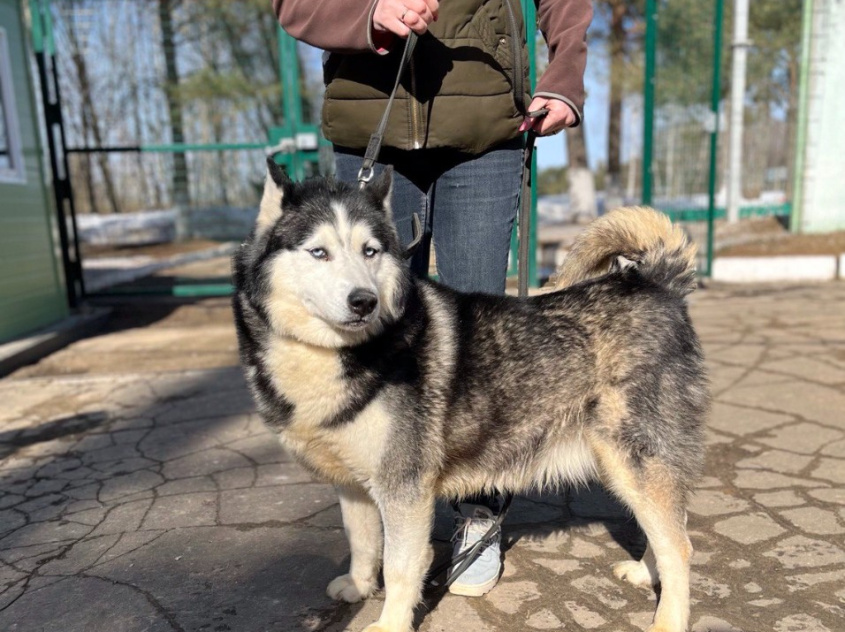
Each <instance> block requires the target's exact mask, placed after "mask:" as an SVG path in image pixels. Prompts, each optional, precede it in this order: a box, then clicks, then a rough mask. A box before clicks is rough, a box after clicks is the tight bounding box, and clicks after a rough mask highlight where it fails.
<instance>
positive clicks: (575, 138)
mask: <svg viewBox="0 0 845 632" xmlns="http://www.w3.org/2000/svg"><path fill="white" fill-rule="evenodd" d="M566 152H567V155H568V156H569V166H568V167H567V169H566V181H567V184H568V185H569V205H570V207H571V210H572V215H573V217H574V219H575V220H576V221H579V222H580V221H586V220H590V219H592V218H594V217H595V216H596V215H597V214H598V213H597V206H596V182H595V178H594V177H593V172H592V171H590V167H589V165H588V164H587V142H586V139H585V137H584V126H583V125H579V126H578V127H570V128H569V129H567V130H566Z"/></svg>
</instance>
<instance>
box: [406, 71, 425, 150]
mask: <svg viewBox="0 0 845 632" xmlns="http://www.w3.org/2000/svg"><path fill="white" fill-rule="evenodd" d="M409 66H410V71H411V94H409V95H408V102H409V104H410V108H411V143H412V146H413V148H414V149H420V148H422V134H421V133H420V119H421V118H422V113H421V112H420V102H419V101H417V98H416V96H414V95H415V94H416V93H417V75H416V72H415V71H414V57H413V55H412V56H411V61H410V64H409Z"/></svg>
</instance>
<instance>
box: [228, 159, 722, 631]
mask: <svg viewBox="0 0 845 632" xmlns="http://www.w3.org/2000/svg"><path fill="white" fill-rule="evenodd" d="M390 197H391V173H390V171H389V170H388V171H385V172H384V174H383V175H382V176H380V177H379V178H378V179H376V180H375V181H374V182H372V183H371V184H370V185H369V186H367V187H366V188H365V189H363V190H360V189H358V188H357V187H354V186H352V185H348V184H344V183H341V182H336V181H333V180H322V179H321V180H312V181H308V182H305V183H302V184H295V183H292V182H291V181H289V180H288V179H287V178H286V177H285V175H284V173H283V172H282V171H281V170H280V169H279V168H278V167H277V166H276V165H275V164H274V163H272V162H270V164H269V175H268V178H267V183H266V187H265V192H264V198H263V200H262V202H261V209H260V213H259V217H258V220H257V222H256V227H255V230H254V231H253V233H252V235H251V236H250V237H249V238H248V239H247V241H246V242H245V243H244V244H243V245H242V246H241V248H240V250H239V252H238V253H237V255H236V256H235V261H234V268H235V286H236V294H235V297H234V311H235V319H236V324H237V330H238V339H239V343H240V350H241V358H242V362H243V365H244V367H245V371H246V375H247V379H248V382H249V385H250V388H251V390H252V392H253V395H254V397H255V400H256V402H257V405H258V408H259V411H260V412H261V414H262V415H263V417H264V419H265V420H266V422H267V424H268V425H269V426H270V428H272V429H273V430H274V431H276V432H277V433H278V434H279V437H280V439H281V441H282V443H283V444H284V445H285V446H286V447H287V448H288V449H289V450H290V451H291V452H292V453H293V454H294V455H295V456H296V457H297V458H298V460H299V461H300V462H301V463H302V464H303V465H304V466H305V467H307V468H308V469H309V470H310V471H312V472H313V473H314V474H315V475H317V476H318V477H320V478H322V479H325V480H328V481H331V482H332V483H334V484H335V485H336V486H337V490H338V493H339V496H340V504H341V510H342V513H343V519H344V526H345V529H346V532H347V535H348V537H349V542H350V548H351V551H352V562H351V568H350V571H349V573H348V574H346V575H342V576H340V577H338V578H336V579H335V580H334V581H332V582H331V583H330V584H329V586H328V594H329V595H330V596H331V597H332V598H335V599H342V600H345V601H350V602H354V601H358V600H360V599H363V598H366V597H368V596H369V595H371V594H372V592H373V591H374V590H375V589H376V587H377V578H378V573H379V570H380V569H381V568H382V567H383V571H384V580H385V586H386V600H385V604H384V609H383V611H382V614H381V617H380V618H379V620H378V622H376V623H375V624H373V625H371V626H369V627H368V628H367V629H366V632H408V630H410V629H411V625H412V619H413V610H414V607H415V606H416V604H417V603H418V601H419V599H420V596H421V589H422V584H423V577H424V575H425V573H426V571H427V570H428V567H429V564H430V562H431V557H432V553H431V547H430V544H429V537H430V530H431V525H432V519H433V511H434V501H435V498H437V497H446V498H458V497H461V496H466V495H469V494H473V493H477V492H480V491H491V490H493V489H497V490H501V491H513V492H520V491H524V490H528V489H532V488H554V487H556V486H559V485H562V484H566V483H572V482H581V481H586V480H589V479H593V478H598V479H599V480H601V481H602V482H603V483H604V484H605V485H606V486H607V487H608V489H610V490H611V491H613V492H614V493H615V494H616V495H617V496H618V497H619V498H620V500H621V501H622V502H623V503H625V504H626V505H627V506H628V507H630V509H631V510H632V511H633V513H634V515H635V517H636V518H637V520H638V521H639V524H640V525H641V526H642V528H643V530H644V531H645V533H646V535H647V537H648V542H649V547H648V550H647V551H646V555H645V556H644V558H643V560H641V561H639V562H636V561H632V562H623V563H621V564H619V565H617V567H616V568H615V573H616V574H617V576H618V577H620V578H622V577H624V578H625V579H627V580H628V581H631V582H632V583H635V584H648V585H652V584H655V583H657V581H658V579H659V580H660V582H661V583H662V594H661V599H660V603H659V606H658V608H657V612H656V615H655V620H654V624H653V625H652V626H651V627H650V628H649V630H650V631H651V632H682V631H683V630H685V629H686V627H687V622H688V617H689V564H690V557H691V554H692V548H691V546H690V543H689V539H688V538H687V535H686V529H685V526H686V512H685V507H686V501H687V496H688V494H689V492H690V491H691V489H692V488H693V486H694V482H695V480H696V478H697V476H698V472H699V469H700V466H701V461H702V455H703V449H702V426H703V423H704V417H705V414H706V410H707V407H708V394H707V385H706V377H705V373H704V367H703V359H702V353H701V349H700V347H699V344H698V340H697V337H696V335H695V332H694V331H693V328H692V325H691V324H690V320H689V317H688V314H687V308H686V303H685V299H684V296H685V294H687V293H688V292H689V291H691V290H692V287H693V284H694V271H693V268H692V260H693V257H692V254H693V251H692V248H691V247H690V246H689V245H688V244H687V243H686V240H685V239H684V238H683V236H682V235H681V234H680V233H679V232H678V231H677V229H674V228H673V227H672V226H671V224H669V223H668V221H667V220H665V218H663V216H660V215H659V214H657V213H656V212H654V211H651V210H650V209H622V210H620V211H616V212H614V213H611V214H609V215H607V216H605V217H603V218H602V219H600V220H598V221H597V222H596V223H595V224H594V225H593V226H592V227H591V228H590V229H588V230H587V232H586V234H585V236H584V237H583V238H582V239H581V240H580V241H579V244H578V245H577V246H576V247H575V249H574V250H573V255H572V257H571V259H570V261H569V262H568V264H567V265H566V266H565V267H564V269H563V271H562V274H561V279H562V280H561V281H560V282H559V286H564V285H566V286H568V287H565V288H564V289H561V290H560V291H557V292H553V293H547V294H543V295H540V296H537V297H533V298H529V299H517V298H510V297H496V296H487V295H482V294H461V293H457V292H454V291H452V290H450V289H448V288H446V287H444V286H441V285H438V284H436V283H432V282H429V281H425V280H419V279H416V278H412V276H411V275H410V273H409V272H408V269H407V267H406V266H405V265H404V264H403V262H402V257H401V252H402V250H401V244H400V243H399V240H398V237H397V234H396V230H395V228H394V227H393V224H392V220H391V213H390V204H389V200H390ZM616 255H624V256H625V257H626V258H628V259H630V260H632V261H634V262H636V264H635V265H633V266H631V267H629V268H626V269H624V270H615V269H611V271H610V272H605V271H606V270H607V269H609V268H612V266H609V264H610V263H611V262H612V261H613V260H614V259H615V257H616ZM567 270H570V273H569V274H568V275H567ZM602 272H605V273H603V274H602ZM596 275H598V276H596ZM590 277H595V278H590ZM361 296H364V297H365V298H366V300H365V301H363V303H362V300H361Z"/></svg>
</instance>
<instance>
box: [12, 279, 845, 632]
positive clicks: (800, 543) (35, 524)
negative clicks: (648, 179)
mask: <svg viewBox="0 0 845 632" xmlns="http://www.w3.org/2000/svg"><path fill="white" fill-rule="evenodd" d="M150 309H151V308H149V306H147V307H143V308H142V307H141V306H139V305H138V304H128V305H127V306H124V307H123V308H122V309H120V310H118V313H117V315H116V318H115V322H116V323H117V325H116V326H115V327H114V329H115V330H114V331H111V332H110V333H104V334H103V335H100V336H97V337H94V338H90V339H87V340H83V341H81V342H78V343H76V344H75V345H73V346H71V347H70V348H68V349H65V350H63V351H61V352H59V353H56V354H54V355H52V356H50V357H48V358H45V359H44V360H43V361H42V362H41V363H39V364H38V365H36V366H34V367H29V368H26V369H23V370H21V371H19V372H18V373H16V374H14V375H12V376H10V377H8V378H6V379H4V380H0V401H1V402H2V403H3V407H2V410H0V458H2V461H0V591H2V592H0V630H8V631H36V630H38V631H62V632H83V631H84V632H98V631H103V632H115V631H119V632H123V631H126V632H134V631H139V632H140V631H159V630H161V631H171V630H185V631H188V630H191V631H193V630H208V631H223V630H232V631H248V632H253V631H264V630H266V631H273V632H277V631H279V632H288V631H291V632H299V631H303V632H308V631H311V632H314V631H317V630H324V631H327V632H338V631H340V630H344V629H348V630H351V631H358V630H360V629H361V628H362V627H363V626H364V625H366V624H367V623H370V622H372V621H373V620H374V619H375V618H376V617H377V614H378V611H379V609H380V606H381V597H380V596H376V597H375V598H374V599H372V600H371V601H369V602H367V603H365V604H363V605H361V604H358V605H338V604H333V603H331V602H330V601H329V600H328V598H327V597H325V595H324V588H325V585H326V584H327V583H328V581H329V580H330V579H332V578H333V577H334V576H335V575H337V574H338V573H340V572H345V568H346V564H347V563H348V550H347V545H346V542H345V539H344V535H343V531H342V528H341V520H340V514H339V510H338V506H337V502H336V498H335V496H334V493H333V491H332V489H331V488H330V487H329V486H327V485H323V484H321V483H318V482H315V481H312V480H311V479H310V477H309V476H308V475H307V474H306V473H305V472H304V471H303V470H302V469H300V468H299V467H298V466H297V465H296V464H294V463H292V462H291V460H290V459H289V458H288V456H287V455H286V454H285V453H284V452H283V451H282V449H281V448H280V447H279V446H278V445H277V444H276V443H275V442H274V440H273V439H272V437H271V436H270V435H269V433H268V432H267V431H266V430H265V429H264V428H263V426H262V424H261V422H260V420H259V419H258V418H257V416H256V415H255V413H254V410H253V406H252V402H251V401H250V398H249V396H248V394H247V391H246V389H245V386H244V382H243V379H242V377H241V374H240V370H239V368H238V367H237V356H236V348H235V340H234V332H233V329H232V326H231V324H230V317H229V313H228V307H227V304H226V302H225V301H206V302H203V303H199V304H196V305H192V306H187V307H179V308H178V309H177V308H157V309H158V310H159V311H157V312H156V311H155V310H152V312H151V311H150ZM142 312H143V313H142ZM150 313H153V316H152V317H150ZM692 313H693V318H694V320H695V323H696V325H697V327H698V331H699V332H700V334H701V337H702V339H703V341H704V345H705V349H706V353H707V357H708V363H709V366H710V369H711V378H712V389H713V394H714V398H715V404H714V408H713V412H712V415H711V419H710V424H709V431H708V457H707V468H706V473H705V477H704V478H703V480H702V481H701V485H700V488H699V490H698V492H697V493H696V495H695V497H694V499H693V501H692V505H691V508H690V517H689V528H690V531H691V534H692V536H691V537H692V540H693V544H694V546H695V549H696V553H695V558H694V566H693V571H694V572H693V579H692V596H693V607H692V624H693V628H692V629H693V630H694V631H695V632H707V631H709V632H733V631H736V630H741V631H744V632H768V631H774V632H835V631H838V630H845V284H842V283H839V284H825V285H816V286H805V287H789V288H767V287H744V288H734V289H710V290H706V291H702V292H698V293H696V294H695V295H694V296H693V298H692ZM139 322H140V323H143V325H144V326H140V327H132V325H134V324H137V323H139ZM450 525H451V523H450V517H449V513H448V511H446V510H445V509H443V508H441V510H440V511H439V512H438V521H437V526H436V529H435V536H434V537H435V541H436V543H437V549H438V553H439V557H441V558H442V557H443V555H445V554H446V552H447V551H448V549H449V545H448V539H449V535H450ZM643 546H644V542H643V539H642V536H641V534H640V532H639V530H638V529H637V527H636V525H635V524H634V523H633V522H632V520H631V519H630V518H629V517H628V516H627V515H626V514H625V512H624V511H622V510H621V508H620V507H619V506H618V505H617V504H616V503H615V502H613V500H612V499H611V498H609V497H608V496H607V495H606V494H604V493H603V492H602V490H601V489H599V488H597V487H593V488H590V489H587V490H563V491H561V493H559V494H556V495H551V494H547V495H542V496H539V495H538V496H531V497H527V498H520V499H518V500H517V501H516V502H515V504H514V507H513V510H512V512H511V514H510V516H509V517H508V521H507V526H506V529H505V548H506V562H505V564H506V567H505V568H506V570H505V573H504V576H503V578H502V581H501V582H500V584H499V585H498V587H496V588H495V589H494V590H493V591H492V592H491V593H489V594H488V595H487V596H486V597H484V598H481V599H469V598H457V597H453V596H451V595H446V596H444V595H443V594H442V593H441V592H438V591H437V590H436V589H432V590H429V591H428V592H427V600H426V608H425V609H424V610H423V611H421V615H420V617H419V618H420V621H421V627H420V630H422V632H449V631H460V632H475V631H477V632H500V631H502V632H503V631H516V630H520V631H524V630H569V631H575V630H598V631H608V632H617V631H620V632H622V631H629V630H643V629H644V628H645V627H646V626H647V625H648V623H649V621H650V619H651V616H652V612H653V610H654V607H655V603H656V596H655V594H654V593H653V592H652V591H647V590H644V589H637V588H634V587H631V586H629V585H627V584H622V583H620V582H618V581H616V580H615V579H614V578H613V576H612V575H611V572H610V566H611V564H612V563H613V562H615V561H618V560H624V559H627V558H628V557H630V556H637V555H639V554H640V553H641V552H642V550H643Z"/></svg>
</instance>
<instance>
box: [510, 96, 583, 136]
mask: <svg viewBox="0 0 845 632" xmlns="http://www.w3.org/2000/svg"><path fill="white" fill-rule="evenodd" d="M543 108H548V110H549V113H548V114H546V115H545V116H538V117H536V118H531V117H528V116H526V117H525V120H524V121H522V125H520V126H519V131H520V132H525V131H528V130H529V129H533V130H534V132H535V133H536V134H537V135H538V136H550V135H551V134H557V133H558V132H559V131H560V130H562V129H564V128H567V127H571V126H572V125H573V124H574V123H575V121H577V120H578V116H577V115H576V114H575V111H574V110H573V109H572V108H571V107H570V106H569V104H568V103H566V102H565V101H561V100H560V99H552V98H549V97H534V98H533V99H532V100H531V105H529V106H528V111H529V112H536V111H537V110H541V109H543Z"/></svg>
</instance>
